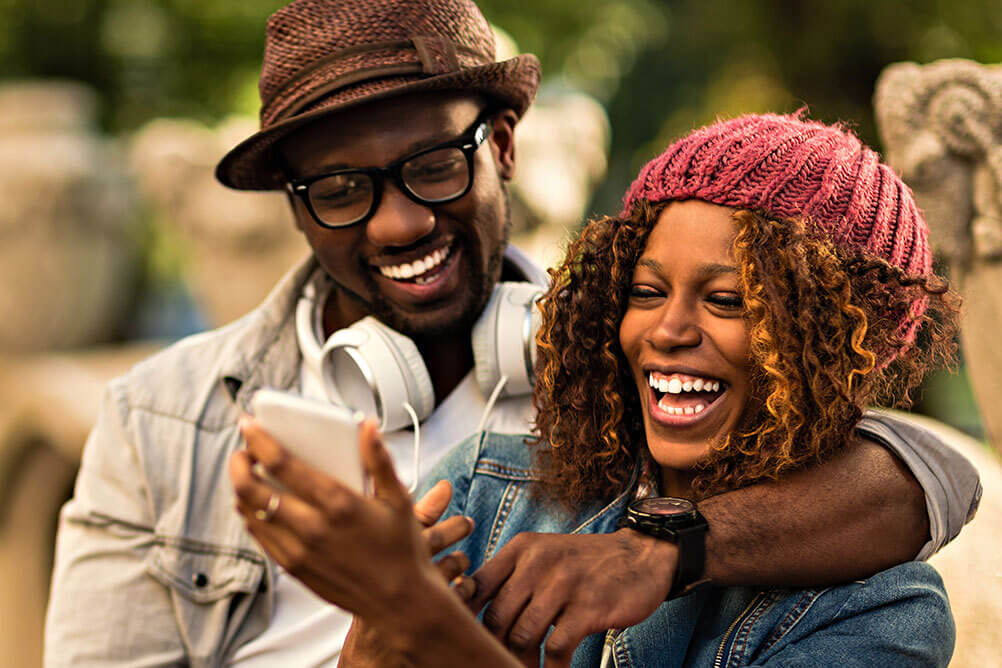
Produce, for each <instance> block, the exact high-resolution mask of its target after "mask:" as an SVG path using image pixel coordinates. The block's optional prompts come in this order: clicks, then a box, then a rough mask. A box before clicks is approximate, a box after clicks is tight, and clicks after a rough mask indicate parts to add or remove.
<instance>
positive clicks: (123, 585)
mask: <svg viewBox="0 0 1002 668" xmlns="http://www.w3.org/2000/svg"><path fill="white" fill-rule="evenodd" d="M114 388H115V383H114V382H113V383H112V385H111V386H110V387H109V389H108V390H106V391H105V396H104V400H103V402H102V405H101V409H100V413H99V416H98V422H97V425H96V426H95V428H94V430H93V431H92V432H91V435H90V437H89V438H88V440H87V445H86V447H85V448H84V456H83V461H82V464H81V468H80V473H79V475H78V476H77V483H76V489H75V494H74V498H73V500H71V501H70V502H69V503H68V504H67V505H66V507H65V508H64V509H63V512H62V514H61V516H60V525H59V535H58V538H57V543H56V559H55V567H54V569H53V577H52V589H51V593H50V598H49V608H48V613H47V615H46V627H45V665H46V666H48V667H50V668H54V667H56V666H116V665H126V664H128V665H136V664H138V663H143V665H149V666H154V665H178V664H180V663H183V662H184V660H185V650H184V645H183V643H182V641H181V638H180V634H179V632H178V627H177V623H176V622H175V619H174V609H173V606H172V605H171V600H170V595H169V592H168V591H167V588H166V587H164V586H163V585H161V584H160V583H159V582H157V581H156V580H154V579H153V578H152V577H150V576H149V574H148V573H147V571H146V568H145V564H144V560H145V558H146V555H147V554H148V552H149V550H150V548H151V547H152V546H153V543H154V535H153V528H152V525H153V521H152V518H151V516H150V511H149V504H148V502H147V494H146V490H145V487H144V483H143V476H142V475H141V472H140V469H139V465H138V459H137V457H136V453H135V450H134V449H133V447H132V445H131V443H130V442H129V439H128V437H127V435H126V433H125V430H124V428H123V424H124V423H125V417H126V413H127V408H126V407H125V405H124V401H122V400H120V399H119V398H118V396H117V395H116V394H115V392H114ZM141 659H145V660H141Z"/></svg>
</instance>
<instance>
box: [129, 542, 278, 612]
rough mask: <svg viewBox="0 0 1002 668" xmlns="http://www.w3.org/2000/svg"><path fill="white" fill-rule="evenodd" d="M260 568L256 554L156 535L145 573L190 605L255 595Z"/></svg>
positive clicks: (240, 549) (239, 549)
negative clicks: (234, 595)
mask: <svg viewBox="0 0 1002 668" xmlns="http://www.w3.org/2000/svg"><path fill="white" fill-rule="evenodd" d="M264 568H265V566H264V557H262V556H261V555H260V554H258V553H256V552H252V551H250V550H246V549H242V548H233V547H228V546H224V545H215V544H211V543H205V542H202V541H197V540H192V539H190V538H180V537H170V536H157V537H156V544H155V545H154V546H153V547H152V548H151V549H150V551H149V553H148V554H147V556H146V570H147V572H148V573H149V574H150V575H151V576H152V577H154V578H155V579H156V580H158V581H159V582H160V583H162V584H163V585H165V586H167V587H169V588H171V589H172V590H174V591H176V592H177V593H179V594H180V595H181V596H183V597H184V598H186V599H188V600H190V601H192V602H193V603H213V602H215V601H218V600H220V599H222V598H224V597H227V596H231V595H233V594H237V593H246V594H250V593H253V592H256V591H258V587H259V585H260V583H261V579H262V578H263V577H264Z"/></svg>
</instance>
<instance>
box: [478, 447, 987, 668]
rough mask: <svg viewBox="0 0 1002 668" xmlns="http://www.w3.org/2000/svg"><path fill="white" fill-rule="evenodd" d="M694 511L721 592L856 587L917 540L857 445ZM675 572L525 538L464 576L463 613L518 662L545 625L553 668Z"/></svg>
mask: <svg viewBox="0 0 1002 668" xmlns="http://www.w3.org/2000/svg"><path fill="white" fill-rule="evenodd" d="M933 438H934V437H933ZM934 445H935V444H934ZM938 445H939V447H941V448H942V449H944V450H949V447H948V446H946V445H945V444H943V443H942V442H941V441H938ZM953 456H956V457H959V455H953ZM961 459H962V458H961ZM968 466H969V465H968ZM974 482H975V483H976V482H977V481H976V478H975V480H974ZM967 487H971V485H967ZM975 487H976V485H975ZM967 491H969V492H970V494H971V496H974V495H975V490H974V489H973V488H972V489H970V490H967ZM700 510H701V512H702V513H703V515H704V517H706V519H707V522H708V523H709V526H710V530H709V532H708V534H707V537H706V541H707V542H706V570H705V575H706V576H708V577H709V578H711V579H712V580H714V581H715V582H717V583H718V584H726V585H738V584H747V585H764V586H768V585H780V586H801V585H814V586H818V585H826V584H831V583H834V582H844V581H849V580H855V579H860V578H865V577H868V576H870V575H872V574H873V573H875V572H877V571H880V570H882V569H885V568H887V567H889V566H891V565H894V564H897V563H901V562H903V561H908V560H910V559H913V558H915V555H916V554H917V553H918V552H919V550H920V548H921V547H922V545H923V543H925V542H926V541H927V540H928V538H929V525H930V517H929V514H928V512H927V508H926V494H924V493H923V489H922V487H921V486H920V485H919V483H918V482H917V481H916V478H915V476H913V475H912V474H911V473H910V471H909V470H908V468H907V467H905V466H904V464H903V463H902V461H901V460H899V459H898V458H896V457H895V456H894V455H892V454H891V453H890V452H889V451H888V450H887V449H886V448H884V447H882V446H881V445H878V444H877V443H875V442H873V441H871V440H867V439H864V438H856V439H855V440H854V442H853V443H852V444H851V445H850V446H849V447H848V448H846V450H845V451H844V452H842V453H840V454H839V455H838V456H836V457H835V458H833V459H831V460H829V461H828V462H826V463H824V464H823V465H818V466H814V467H811V468H808V469H805V470H803V471H799V472H796V473H793V474H790V475H787V476H786V477H784V479H782V480H780V481H776V482H766V483H761V484H758V485H753V486H750V487H747V488H744V489H740V490H736V491H733V492H728V493H726V494H721V495H719V496H716V497H712V498H709V499H705V500H704V501H703V502H701V503H700ZM677 562H678V552H677V548H676V547H675V545H674V544H672V543H670V542H667V541H661V540H657V539H654V538H651V537H649V536H647V535H644V534H640V533H637V532H634V531H631V530H628V529H623V530H620V531H617V532H616V533H614V534H609V535H605V536H560V535H547V534H532V535H526V536H524V537H523V538H522V539H521V540H516V541H512V542H511V543H509V544H508V545H507V546H505V547H504V548H502V550H501V551H499V553H498V555H497V556H496V557H495V558H494V559H492V560H491V561H489V562H488V563H487V564H485V565H484V566H483V567H482V568H481V569H480V570H479V571H478V572H477V573H475V574H474V576H473V577H474V580H475V581H476V583H477V594H476V596H475V597H473V598H472V599H471V601H470V607H471V608H472V609H473V610H475V611H477V610H480V609H481V608H483V606H484V605H486V604H487V603H488V602H490V605H489V607H488V608H487V609H486V611H485V613H484V622H485V624H486V625H487V627H488V628H489V629H490V630H491V631H492V632H493V633H494V635H495V636H496V637H498V638H499V639H500V640H501V641H502V642H504V643H505V644H507V645H508V646H509V647H511V648H512V649H513V650H514V651H515V652H516V653H517V654H519V655H520V656H523V657H524V656H529V655H530V654H531V653H532V652H533V651H538V647H539V645H540V643H541V642H542V639H543V637H544V635H545V633H546V631H547V630H548V629H549V626H550V625H551V624H553V625H554V626H555V628H554V631H553V632H552V633H551V634H550V635H549V637H548V638H547V641H546V645H545V648H544V649H545V650H546V652H547V653H548V654H551V655H553V656H557V657H562V656H564V655H566V654H567V653H569V652H573V650H574V648H575V647H576V646H577V644H578V643H580V641H581V640H582V639H583V638H584V637H585V636H586V635H588V634H590V633H594V632H596V631H601V630H603V629H607V628H622V627H625V626H629V625H632V624H635V623H637V622H639V621H640V620H643V619H645V618H646V617H647V616H648V615H650V614H651V613H652V612H653V611H654V610H655V609H656V608H657V606H658V605H659V604H660V603H661V602H662V601H663V600H664V599H665V597H666V596H667V595H668V592H669V590H670V589H671V585H672V582H673V579H674V577H675V568H676V565H677ZM596 564H601V565H602V567H601V568H596V567H595V565H596ZM530 597H531V604H528V605H527V602H529V601H530ZM558 615H559V618H558Z"/></svg>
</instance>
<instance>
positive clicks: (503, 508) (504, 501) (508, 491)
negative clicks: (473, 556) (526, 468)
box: [484, 482, 521, 561]
mask: <svg viewBox="0 0 1002 668" xmlns="http://www.w3.org/2000/svg"><path fill="white" fill-rule="evenodd" d="M520 487H521V485H519V484H517V483H515V482H510V483H508V486H507V487H505V490H504V494H503V495H502V496H501V503H500V504H499V505H498V510H497V513H496V514H495V515H494V523H493V524H492V525H491V535H490V538H489V539H488V541H487V547H486V549H485V550H484V561H487V560H488V559H490V558H491V555H493V554H494V548H495V547H496V546H497V542H498V539H499V538H500V537H501V531H502V530H503V529H504V523H505V520H507V519H508V513H509V512H510V511H511V507H512V505H513V504H514V503H515V499H516V498H518V490H519V488H520Z"/></svg>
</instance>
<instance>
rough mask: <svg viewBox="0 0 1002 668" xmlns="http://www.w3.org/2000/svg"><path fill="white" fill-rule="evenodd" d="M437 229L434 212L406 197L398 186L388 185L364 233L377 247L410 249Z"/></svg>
mask: <svg viewBox="0 0 1002 668" xmlns="http://www.w3.org/2000/svg"><path fill="white" fill-rule="evenodd" d="M433 229H435V213H434V212H433V211H432V210H431V208H430V207H427V206H424V205H423V204H418V203H417V202H415V201H414V200H412V199H410V198H409V197H407V196H406V195H404V194H403V193H402V192H400V190H399V189H398V188H397V186H396V185H395V184H392V183H387V184H386V187H385V188H384V189H383V196H382V199H381V201H380V202H379V206H378V207H377V208H376V212H375V213H374V214H373V215H372V218H370V219H369V221H368V222H367V223H366V226H365V234H366V236H367V237H368V239H369V241H370V242H372V243H373V244H374V245H376V246H408V245H410V244H412V243H414V242H416V241H419V240H420V239H422V238H423V237H425V236H426V235H428V234H429V233H430V232H431V231H432V230H433Z"/></svg>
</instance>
